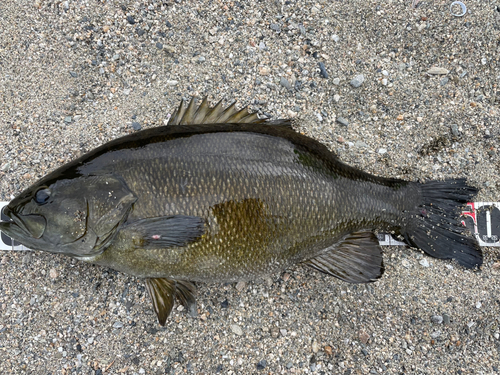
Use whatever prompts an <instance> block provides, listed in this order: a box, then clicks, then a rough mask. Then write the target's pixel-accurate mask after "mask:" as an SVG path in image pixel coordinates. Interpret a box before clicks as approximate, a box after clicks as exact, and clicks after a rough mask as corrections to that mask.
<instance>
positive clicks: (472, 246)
mask: <svg viewBox="0 0 500 375" xmlns="http://www.w3.org/2000/svg"><path fill="white" fill-rule="evenodd" d="M420 188H421V192H422V198H423V199H422V204H421V205H419V206H417V207H416V208H415V210H414V212H411V219H410V222H409V223H408V225H407V226H406V228H405V233H403V236H404V238H405V240H406V242H407V243H408V244H410V245H411V246H414V247H418V248H419V249H421V250H423V251H424V252H425V253H427V254H429V255H430V256H432V257H435V258H439V259H455V260H456V261H457V262H458V263H459V264H461V265H462V266H464V267H467V268H474V267H480V266H481V264H482V263H483V254H482V252H481V249H480V247H479V244H478V242H477V241H476V239H474V238H473V237H470V236H468V235H466V233H465V232H466V228H465V227H464V226H463V225H461V223H460V221H459V217H460V214H461V210H462V208H463V206H464V205H465V204H466V203H467V202H470V201H471V199H472V198H473V197H474V196H475V195H476V193H477V189H476V188H474V187H472V186H469V185H467V183H466V181H465V179H454V180H445V181H430V182H427V183H425V184H422V185H420Z"/></svg>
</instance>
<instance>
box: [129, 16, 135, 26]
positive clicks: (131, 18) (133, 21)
mask: <svg viewBox="0 0 500 375" xmlns="http://www.w3.org/2000/svg"><path fill="white" fill-rule="evenodd" d="M127 22H128V23H129V24H131V25H133V24H134V23H135V19H134V17H132V16H127Z"/></svg>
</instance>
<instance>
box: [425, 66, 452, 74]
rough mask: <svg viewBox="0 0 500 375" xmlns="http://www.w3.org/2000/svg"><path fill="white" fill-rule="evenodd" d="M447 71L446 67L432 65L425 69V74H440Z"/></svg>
mask: <svg viewBox="0 0 500 375" xmlns="http://www.w3.org/2000/svg"><path fill="white" fill-rule="evenodd" d="M449 72H450V71H449V70H448V69H445V68H439V67H437V66H433V67H432V68H430V69H429V70H428V71H427V74H433V75H440V74H448V73H449Z"/></svg>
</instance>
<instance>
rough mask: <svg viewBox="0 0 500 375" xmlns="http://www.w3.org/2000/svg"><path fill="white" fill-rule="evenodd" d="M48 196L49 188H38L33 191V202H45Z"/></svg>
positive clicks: (40, 203)
mask: <svg viewBox="0 0 500 375" xmlns="http://www.w3.org/2000/svg"><path fill="white" fill-rule="evenodd" d="M49 198H50V190H49V189H47V188H42V189H39V190H38V191H37V192H36V193H35V202H36V203H38V204H39V205H42V204H45V203H47V201H48V200H49Z"/></svg>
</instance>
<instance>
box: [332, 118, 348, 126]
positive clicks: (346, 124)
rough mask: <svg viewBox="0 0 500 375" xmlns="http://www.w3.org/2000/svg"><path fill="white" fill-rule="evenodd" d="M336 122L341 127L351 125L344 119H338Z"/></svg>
mask: <svg viewBox="0 0 500 375" xmlns="http://www.w3.org/2000/svg"><path fill="white" fill-rule="evenodd" d="M335 121H337V122H338V123H339V124H340V125H344V126H348V125H349V121H347V120H346V119H345V118H343V117H337V119H336V120H335Z"/></svg>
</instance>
